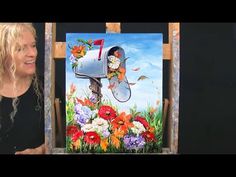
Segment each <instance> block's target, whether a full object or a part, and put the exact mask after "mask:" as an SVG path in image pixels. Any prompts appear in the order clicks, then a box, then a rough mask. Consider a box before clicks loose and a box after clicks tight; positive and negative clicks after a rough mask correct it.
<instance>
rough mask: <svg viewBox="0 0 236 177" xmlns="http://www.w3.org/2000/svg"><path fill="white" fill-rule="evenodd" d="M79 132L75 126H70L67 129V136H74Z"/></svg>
mask: <svg viewBox="0 0 236 177" xmlns="http://www.w3.org/2000/svg"><path fill="white" fill-rule="evenodd" d="M78 131H79V129H78V127H77V126H75V125H69V126H67V127H66V135H67V136H72V135H73V134H75V133H76V132H78Z"/></svg>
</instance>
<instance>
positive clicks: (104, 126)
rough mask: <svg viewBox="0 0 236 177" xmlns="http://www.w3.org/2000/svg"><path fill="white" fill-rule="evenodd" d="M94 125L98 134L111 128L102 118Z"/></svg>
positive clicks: (94, 122)
mask: <svg viewBox="0 0 236 177" xmlns="http://www.w3.org/2000/svg"><path fill="white" fill-rule="evenodd" d="M92 125H93V127H94V129H95V130H96V132H98V133H102V132H104V131H105V130H107V129H108V127H109V124H108V122H107V121H106V120H105V119H102V118H96V119H94V120H93V122H92Z"/></svg>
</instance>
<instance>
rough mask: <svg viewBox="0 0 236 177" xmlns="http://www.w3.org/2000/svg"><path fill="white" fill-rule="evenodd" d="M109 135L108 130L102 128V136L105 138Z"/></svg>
mask: <svg viewBox="0 0 236 177" xmlns="http://www.w3.org/2000/svg"><path fill="white" fill-rule="evenodd" d="M109 135H110V132H109V131H108V130H107V129H106V130H104V131H102V136H103V137H104V138H107V137H108V136H109Z"/></svg>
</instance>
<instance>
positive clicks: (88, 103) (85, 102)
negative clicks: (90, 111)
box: [84, 98, 94, 107]
mask: <svg viewBox="0 0 236 177" xmlns="http://www.w3.org/2000/svg"><path fill="white" fill-rule="evenodd" d="M84 104H85V106H89V107H94V103H92V102H91V101H90V100H89V99H86V98H85V99H84Z"/></svg>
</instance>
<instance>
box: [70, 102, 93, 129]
mask: <svg viewBox="0 0 236 177" xmlns="http://www.w3.org/2000/svg"><path fill="white" fill-rule="evenodd" d="M94 114H95V112H94V111H91V109H90V108H89V107H87V106H82V105H81V104H76V105H75V116H74V119H75V121H76V122H77V123H78V124H79V125H80V126H83V125H85V124H86V123H87V122H88V121H89V120H90V119H91V118H92V117H93V116H94Z"/></svg>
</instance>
